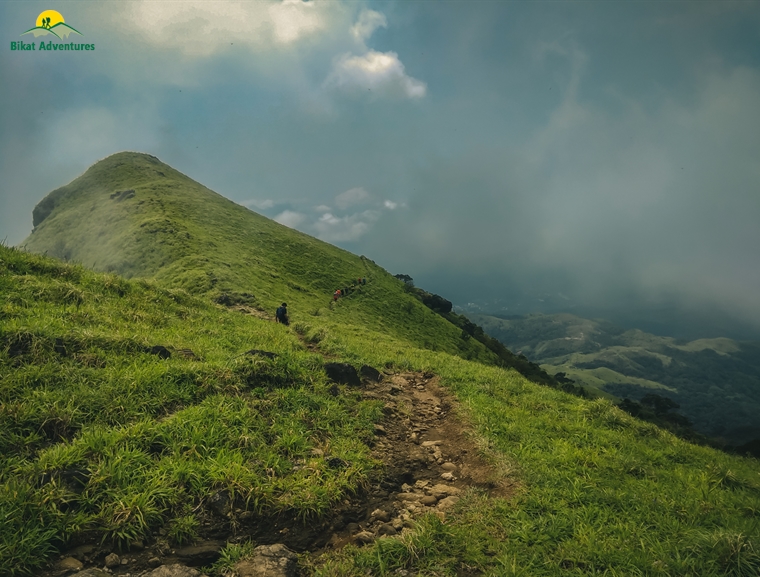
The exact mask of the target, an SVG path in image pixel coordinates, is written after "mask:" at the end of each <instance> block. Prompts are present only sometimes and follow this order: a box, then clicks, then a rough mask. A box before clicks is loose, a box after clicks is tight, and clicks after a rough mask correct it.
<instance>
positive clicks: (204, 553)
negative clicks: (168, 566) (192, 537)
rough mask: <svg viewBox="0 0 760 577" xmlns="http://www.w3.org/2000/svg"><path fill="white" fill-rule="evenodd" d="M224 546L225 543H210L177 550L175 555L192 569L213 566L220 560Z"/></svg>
mask: <svg viewBox="0 0 760 577" xmlns="http://www.w3.org/2000/svg"><path fill="white" fill-rule="evenodd" d="M223 546H224V543H221V542H219V541H208V542H206V543H202V544H200V545H196V546H194V547H183V548H182V549H177V550H176V551H175V553H174V555H175V556H176V557H178V558H179V560H180V561H182V562H183V563H186V564H187V565H190V566H192V567H200V566H202V565H211V564H212V563H214V562H215V561H216V560H217V559H219V557H220V555H221V549H222V547H223Z"/></svg>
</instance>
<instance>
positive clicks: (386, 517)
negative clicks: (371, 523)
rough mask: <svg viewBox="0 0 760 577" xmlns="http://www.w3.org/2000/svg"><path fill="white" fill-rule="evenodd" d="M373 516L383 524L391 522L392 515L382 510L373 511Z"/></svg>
mask: <svg viewBox="0 0 760 577" xmlns="http://www.w3.org/2000/svg"><path fill="white" fill-rule="evenodd" d="M371 516H372V517H373V518H375V519H377V520H378V521H382V522H383V523H387V522H388V521H390V520H391V514H390V513H388V511H383V510H382V509H375V510H374V511H372V515H371Z"/></svg>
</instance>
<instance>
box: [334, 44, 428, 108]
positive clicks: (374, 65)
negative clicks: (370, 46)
mask: <svg viewBox="0 0 760 577" xmlns="http://www.w3.org/2000/svg"><path fill="white" fill-rule="evenodd" d="M325 87H329V88H335V89H338V90H340V91H343V92H348V93H354V94H357V93H358V94H364V93H367V92H372V93H373V94H372V96H386V97H396V98H411V99H419V98H422V97H424V96H425V94H426V92H427V85H426V84H425V83H424V82H421V81H420V80H417V79H416V78H412V77H411V76H408V75H407V74H406V71H405V69H404V65H403V64H402V63H401V61H400V60H399V58H398V54H396V53H395V52H377V51H375V50H370V51H368V52H367V53H366V54H363V55H361V56H356V55H353V54H350V53H346V54H343V55H341V56H339V57H337V58H336V59H335V60H334V62H333V68H332V71H331V73H330V75H329V76H328V78H327V80H326V81H325Z"/></svg>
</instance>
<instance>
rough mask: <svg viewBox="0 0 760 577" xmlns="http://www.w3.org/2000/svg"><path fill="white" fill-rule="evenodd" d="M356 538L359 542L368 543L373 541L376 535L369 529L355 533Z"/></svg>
mask: <svg viewBox="0 0 760 577" xmlns="http://www.w3.org/2000/svg"><path fill="white" fill-rule="evenodd" d="M354 539H356V540H357V541H358V542H359V543H364V544H365V545H366V544H368V543H372V541H374V540H375V536H374V535H373V534H372V533H370V532H369V531H361V532H359V533H357V534H356V535H354Z"/></svg>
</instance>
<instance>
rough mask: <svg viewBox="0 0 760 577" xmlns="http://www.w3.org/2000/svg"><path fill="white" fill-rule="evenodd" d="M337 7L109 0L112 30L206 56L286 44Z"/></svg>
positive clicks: (267, 1)
mask: <svg viewBox="0 0 760 577" xmlns="http://www.w3.org/2000/svg"><path fill="white" fill-rule="evenodd" d="M115 7H118V8H116V9H114V8H115ZM338 10H341V8H340V6H336V5H335V4H334V3H330V2H320V1H316V0H314V1H312V2H302V1H301V0H283V1H282V2H275V1H272V0H262V1H256V2H244V1H236V0H230V1H214V2H208V1H201V0H190V1H182V2H164V1H161V0H137V1H134V2H125V3H123V4H121V5H119V4H115V3H108V15H109V17H110V19H111V20H112V22H113V26H114V27H115V28H116V29H118V30H121V31H126V32H127V33H130V34H135V35H139V36H141V37H142V38H143V39H144V40H145V41H147V42H148V43H149V44H152V45H154V46H155V47H158V48H161V49H164V50H165V49H170V50H171V49H174V50H179V51H181V52H183V53H185V54H187V55H190V56H204V57H207V56H211V55H212V54H215V53H217V52H219V51H220V50H222V49H223V48H229V47H230V45H231V44H238V45H241V44H242V45H244V46H248V47H250V48H253V49H255V50H258V51H261V50H266V49H270V48H276V47H278V46H287V45H290V44H292V43H294V42H296V41H298V40H301V39H303V38H306V37H309V36H311V35H314V34H316V33H318V32H322V31H325V30H326V29H328V28H329V27H330V25H331V20H332V19H331V14H333V13H334V12H336V11H338Z"/></svg>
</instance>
